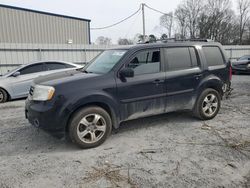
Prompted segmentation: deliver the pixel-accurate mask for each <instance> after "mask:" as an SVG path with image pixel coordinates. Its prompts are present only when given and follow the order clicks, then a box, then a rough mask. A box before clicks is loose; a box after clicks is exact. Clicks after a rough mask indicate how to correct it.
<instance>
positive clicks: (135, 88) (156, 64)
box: [117, 49, 166, 120]
mask: <svg viewBox="0 0 250 188" xmlns="http://www.w3.org/2000/svg"><path fill="white" fill-rule="evenodd" d="M126 67H129V68H132V69H133V70H134V77H132V78H126V79H125V80H123V79H120V78H117V92H118V93H117V94H118V95H117V96H118V98H119V101H120V105H121V116H122V117H121V119H122V120H128V119H136V118H138V117H143V116H148V115H154V114H159V113H163V112H164V109H165V99H166V98H165V97H166V86H165V72H163V69H162V64H161V55H160V50H159V49H154V50H143V51H139V52H137V53H136V54H135V55H134V56H133V57H132V58H131V59H130V60H129V62H128V64H127V65H126Z"/></svg>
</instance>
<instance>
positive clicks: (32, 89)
mask: <svg viewBox="0 0 250 188" xmlns="http://www.w3.org/2000/svg"><path fill="white" fill-rule="evenodd" d="M33 93H34V86H31V87H30V91H29V94H30V96H32V95H33Z"/></svg>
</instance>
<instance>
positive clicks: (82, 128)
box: [69, 106, 112, 148]
mask: <svg viewBox="0 0 250 188" xmlns="http://www.w3.org/2000/svg"><path fill="white" fill-rule="evenodd" d="M111 129H112V121H111V118H110V116H109V114H108V113H107V112H106V111H105V110H104V109H102V108H100V107H97V106H92V107H86V108H83V109H82V110H80V111H78V112H77V113H76V114H75V115H74V116H73V118H72V120H71V122H70V124H69V136H70V139H71V140H72V142H74V143H76V144H77V145H78V146H79V147H81V148H93V147H97V146H99V145H101V144H102V143H103V142H104V141H105V140H106V138H107V137H108V136H109V135H110V133H111Z"/></svg>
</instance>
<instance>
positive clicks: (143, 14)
mask: <svg viewBox="0 0 250 188" xmlns="http://www.w3.org/2000/svg"><path fill="white" fill-rule="evenodd" d="M141 6H142V31H143V42H145V36H146V34H145V12H144V8H145V3H142V4H141Z"/></svg>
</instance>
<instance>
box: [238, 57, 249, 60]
mask: <svg viewBox="0 0 250 188" xmlns="http://www.w3.org/2000/svg"><path fill="white" fill-rule="evenodd" d="M249 59H250V56H243V57H241V58H240V59H239V60H249Z"/></svg>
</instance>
